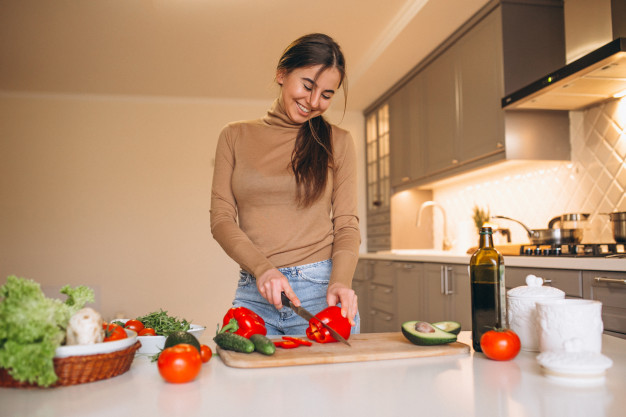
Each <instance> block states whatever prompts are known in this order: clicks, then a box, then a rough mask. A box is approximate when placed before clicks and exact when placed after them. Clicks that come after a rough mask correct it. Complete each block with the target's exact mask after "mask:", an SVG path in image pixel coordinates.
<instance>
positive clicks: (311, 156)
mask: <svg viewBox="0 0 626 417" xmlns="http://www.w3.org/2000/svg"><path fill="white" fill-rule="evenodd" d="M316 65H321V66H322V67H321V69H320V70H319V72H318V75H319V74H321V73H322V72H323V71H324V70H326V69H329V68H336V69H337V70H338V71H339V74H340V79H339V87H341V86H342V84H343V91H344V97H347V88H346V82H345V77H346V62H345V59H344V56H343V52H342V51H341V48H340V47H339V45H338V44H337V43H336V42H335V41H334V40H333V39H332V38H331V37H330V36H328V35H324V34H322V33H312V34H309V35H304V36H302V37H300V38H298V39H296V40H295V41H293V42H292V43H291V45H289V46H288V47H287V49H285V52H283V55H282V56H281V58H280V60H279V61H278V66H277V68H276V69H277V70H278V71H284V73H285V74H288V73H290V72H291V71H293V70H295V69H297V68H303V67H312V66H316ZM331 139H332V128H331V125H330V123H328V121H326V119H324V117H323V116H322V115H320V116H317V117H314V118H312V119H309V120H308V122H307V123H303V124H302V126H301V127H300V130H299V131H298V135H297V136H296V144H295V146H294V149H293V152H292V154H291V169H292V170H293V173H294V176H295V178H296V188H297V190H296V202H297V203H298V205H300V206H302V207H308V206H310V205H311V204H313V203H314V202H315V201H316V200H317V199H318V198H320V197H321V195H322V194H323V192H324V189H325V188H326V182H327V181H328V169H329V168H332V164H333V162H332V161H333V147H332V140H331Z"/></svg>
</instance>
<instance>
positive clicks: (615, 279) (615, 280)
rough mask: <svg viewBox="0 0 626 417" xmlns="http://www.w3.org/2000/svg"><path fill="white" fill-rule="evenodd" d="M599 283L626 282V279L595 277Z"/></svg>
mask: <svg viewBox="0 0 626 417" xmlns="http://www.w3.org/2000/svg"><path fill="white" fill-rule="evenodd" d="M593 280H594V281H595V282H597V283H605V284H626V279H618V278H605V277H595V278H594V279H593Z"/></svg>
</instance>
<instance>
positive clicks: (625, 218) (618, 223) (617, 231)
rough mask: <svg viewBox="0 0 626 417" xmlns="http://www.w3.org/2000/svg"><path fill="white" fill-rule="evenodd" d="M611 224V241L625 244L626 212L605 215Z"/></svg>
mask: <svg viewBox="0 0 626 417" xmlns="http://www.w3.org/2000/svg"><path fill="white" fill-rule="evenodd" d="M605 214H608V215H609V219H611V223H613V239H615V241H616V242H617V243H626V211H616V212H613V213H605Z"/></svg>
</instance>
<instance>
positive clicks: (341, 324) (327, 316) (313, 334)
mask: <svg viewBox="0 0 626 417" xmlns="http://www.w3.org/2000/svg"><path fill="white" fill-rule="evenodd" d="M320 321H321V322H323V323H326V324H327V325H329V326H330V327H332V328H333V330H335V331H336V332H337V333H339V334H340V335H341V336H342V337H343V338H344V339H346V340H348V338H349V337H350V329H351V326H350V321H349V320H348V319H347V318H346V317H344V316H342V315H341V308H339V307H337V306H330V307H328V308H326V309H324V310H322V311H320V312H319V313H318V314H316V315H315V317H313V318H312V319H311V320H309V327H308V329H306V335H307V337H308V338H309V339H311V340H314V341H316V342H318V343H330V342H336V340H335V338H334V337H332V336H331V334H330V332H329V331H328V330H327V329H326V328H325V327H324V326H322V324H321V323H320Z"/></svg>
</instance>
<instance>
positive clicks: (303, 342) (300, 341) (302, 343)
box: [283, 336, 313, 346]
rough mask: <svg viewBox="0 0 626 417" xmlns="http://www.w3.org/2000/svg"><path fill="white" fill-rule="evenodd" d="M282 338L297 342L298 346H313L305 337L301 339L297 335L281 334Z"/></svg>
mask: <svg viewBox="0 0 626 417" xmlns="http://www.w3.org/2000/svg"><path fill="white" fill-rule="evenodd" d="M283 339H285V340H287V341H290V342H294V343H297V344H298V345H300V346H313V343H311V342H309V341H308V340H306V339H301V338H299V337H292V336H283Z"/></svg>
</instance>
